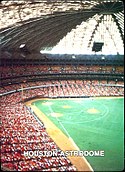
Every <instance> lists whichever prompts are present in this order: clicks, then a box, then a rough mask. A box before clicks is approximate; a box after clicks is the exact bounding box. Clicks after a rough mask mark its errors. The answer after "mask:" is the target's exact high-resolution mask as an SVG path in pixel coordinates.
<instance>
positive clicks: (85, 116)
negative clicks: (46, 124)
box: [33, 98, 124, 171]
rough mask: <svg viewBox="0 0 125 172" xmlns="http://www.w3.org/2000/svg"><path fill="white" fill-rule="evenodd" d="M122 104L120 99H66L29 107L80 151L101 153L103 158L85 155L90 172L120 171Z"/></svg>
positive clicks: (122, 124) (45, 101)
mask: <svg viewBox="0 0 125 172" xmlns="http://www.w3.org/2000/svg"><path fill="white" fill-rule="evenodd" d="M123 101H124V99H123V98H81V99H79V98H74V99H73V98H70V99H48V100H40V101H35V102H34V103H33V104H34V105H35V106H37V107H38V108H39V109H40V110H41V111H42V112H43V113H44V114H45V115H46V116H47V117H48V118H49V119H50V120H51V121H52V122H53V123H54V124H55V125H56V126H57V127H58V128H60V129H61V130H62V131H63V132H64V133H65V134H66V135H67V136H68V137H71V138H72V139H73V140H74V142H75V143H76V145H77V146H78V147H79V149H80V150H88V151H90V150H93V151H94V150H104V156H103V157H102V156H101V157H93V156H86V159H87V160H88V162H89V163H90V164H91V166H92V168H93V169H94V171H121V170H123V168H124V163H123V160H124V146H123V145H124V143H123V140H124V136H123V130H124V127H123V126H124V115H123V112H124V110H123V108H124V106H123ZM60 139H61V138H60ZM62 142H63V140H62Z"/></svg>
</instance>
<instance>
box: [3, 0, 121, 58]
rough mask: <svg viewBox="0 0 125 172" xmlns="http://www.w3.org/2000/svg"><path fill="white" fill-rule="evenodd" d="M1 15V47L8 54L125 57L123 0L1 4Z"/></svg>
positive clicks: (43, 1) (32, 1) (31, 0)
mask: <svg viewBox="0 0 125 172" xmlns="http://www.w3.org/2000/svg"><path fill="white" fill-rule="evenodd" d="M0 15H1V16H2V17H1V19H0V26H1V28H0V39H1V41H0V48H1V50H2V51H8V54H9V52H12V51H14V52H17V53H19V52H20V50H23V51H25V53H27V55H28V54H32V53H36V54H37V53H39V52H41V53H46V52H49V53H63V54H68V53H69V54H94V53H95V52H96V53H97V54H98V53H99V54H124V53H123V51H124V6H123V2H122V1H120V0H110V1H109V0H108V1H107V0H105V1H104V0H41V1H38V0H28V1H26V0H25V1H24V0H21V1H19V0H13V1H2V2H1V3H0ZM98 46H99V47H98ZM34 58H35V57H34Z"/></svg>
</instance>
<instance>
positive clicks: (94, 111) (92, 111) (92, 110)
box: [87, 108, 99, 114]
mask: <svg viewBox="0 0 125 172" xmlns="http://www.w3.org/2000/svg"><path fill="white" fill-rule="evenodd" d="M87 112H88V113H91V114H97V113H99V110H98V109H95V108H92V109H88V110H87Z"/></svg>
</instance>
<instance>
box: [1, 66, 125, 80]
mask: <svg viewBox="0 0 125 172" xmlns="http://www.w3.org/2000/svg"><path fill="white" fill-rule="evenodd" d="M0 69H1V70H0V71H1V78H8V77H11V78H12V77H18V76H22V75H25V76H28V75H40V74H43V73H80V72H81V73H85V72H87V73H103V74H104V73H108V74H109V73H119V74H120V73H121V74H123V73H124V68H123V66H102V65H97V66H84V65H36V66H35V65H24V66H15V65H14V66H4V67H0Z"/></svg>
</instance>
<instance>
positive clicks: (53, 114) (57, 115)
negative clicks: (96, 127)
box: [50, 113, 63, 117]
mask: <svg viewBox="0 0 125 172" xmlns="http://www.w3.org/2000/svg"><path fill="white" fill-rule="evenodd" d="M50 115H51V116H52V117H60V116H63V114H61V113H51V114H50Z"/></svg>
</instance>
